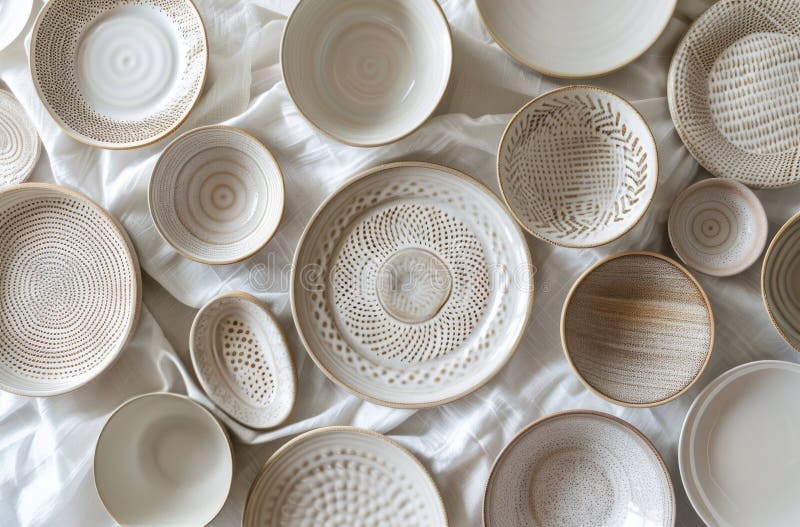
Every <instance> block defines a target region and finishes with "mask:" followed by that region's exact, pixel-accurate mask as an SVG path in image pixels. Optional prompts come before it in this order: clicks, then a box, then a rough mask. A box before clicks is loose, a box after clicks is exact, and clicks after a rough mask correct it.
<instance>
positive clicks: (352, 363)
mask: <svg viewBox="0 0 800 527" xmlns="http://www.w3.org/2000/svg"><path fill="white" fill-rule="evenodd" d="M292 271H293V272H292V285H291V293H292V311H293V314H294V318H295V322H296V324H297V327H298V330H299V333H300V336H301V338H302V340H303V342H304V344H305V346H306V349H307V350H308V352H309V354H310V355H311V357H312V358H313V359H314V361H315V362H316V363H317V365H318V366H319V367H320V368H321V369H322V370H323V371H324V372H325V373H326V375H328V377H329V378H331V379H332V380H334V381H335V382H337V383H339V384H340V385H341V386H343V387H344V388H346V389H347V390H349V391H351V392H352V393H355V394H356V395H358V396H360V397H362V398H365V399H368V400H371V401H373V402H376V403H378V404H383V405H388V406H396V407H425V406H434V405H438V404H443V403H445V402H447V401H451V400H453V399H457V398H459V397H462V396H464V395H466V394H467V393H470V392H472V391H473V390H476V389H477V388H478V387H480V386H482V385H483V384H485V383H486V382H487V381H488V380H489V379H490V378H491V377H493V376H494V375H495V374H496V373H497V372H498V371H499V370H500V368H502V367H503V365H504V364H505V363H506V362H507V361H508V359H509V358H510V357H511V355H512V353H513V352H514V349H515V348H516V345H517V343H518V341H519V339H520V338H521V335H522V332H523V330H524V329H525V326H526V323H527V320H528V316H529V314H530V311H531V308H532V306H533V264H532V260H531V255H530V252H529V250H528V246H527V244H526V242H525V238H524V236H523V234H522V231H521V230H520V229H519V227H518V226H517V225H516V224H515V223H514V221H513V219H512V218H511V217H510V216H509V215H508V213H507V211H506V209H505V208H504V207H503V206H502V203H500V201H499V200H498V199H497V198H496V197H495V196H494V195H493V194H492V193H491V192H489V191H488V190H487V189H486V188H485V187H484V186H483V185H481V184H479V183H478V182H477V181H475V180H474V179H472V178H469V177H468V176H465V175H464V174H461V173H460V172H457V171H455V170H452V169H449V168H446V167H441V166H438V165H431V164H426V163H411V162H409V163H395V164H391V165H384V166H381V167H376V168H374V169H372V170H369V171H367V172H365V173H364V174H362V175H361V176H360V177H357V178H355V179H354V180H351V181H350V182H349V183H347V184H345V185H344V186H343V187H342V188H341V189H340V190H339V191H338V192H337V193H336V194H335V195H333V196H332V197H331V198H330V199H328V201H326V202H325V203H324V204H323V205H322V206H321V207H320V208H319V209H318V210H317V212H316V213H315V215H314V216H313V217H312V219H311V221H310V222H309V224H308V226H307V227H306V230H305V232H304V234H303V236H302V238H301V240H300V243H299V245H298V250H297V252H296V253H295V260H294V266H293V269H292Z"/></svg>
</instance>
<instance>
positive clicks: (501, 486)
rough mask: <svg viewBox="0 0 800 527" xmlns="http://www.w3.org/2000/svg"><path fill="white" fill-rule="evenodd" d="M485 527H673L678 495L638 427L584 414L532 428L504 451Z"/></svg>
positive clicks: (493, 477) (556, 417)
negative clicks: (676, 496) (579, 526)
mask: <svg viewBox="0 0 800 527" xmlns="http://www.w3.org/2000/svg"><path fill="white" fill-rule="evenodd" d="M483 521H484V525H485V527H528V526H536V527H561V526H573V525H574V526H578V525H581V526H583V525H585V526H591V527H619V526H622V525H626V526H627V525H630V526H634V525H635V526H637V527H672V526H673V525H675V493H674V491H673V488H672V482H671V481H670V477H669V472H668V471H667V467H666V466H665V465H664V462H663V460H662V459H661V456H660V455H659V453H658V451H657V450H656V449H655V447H654V446H653V445H652V444H651V443H650V441H648V440H647V438H646V437H645V436H644V435H642V433H641V432H639V431H638V430H637V429H636V428H634V427H633V426H632V425H630V424H628V423H626V422H625V421H623V420H621V419H617V418H616V417H613V416H611V415H608V414H603V413H600V412H592V411H588V410H577V411H573V412H564V413H559V414H553V415H550V416H547V417H544V418H543V419H540V420H539V421H536V422H535V423H533V424H531V425H529V426H528V427H527V428H525V429H524V430H523V431H522V432H520V433H519V434H517V436H516V437H514V439H512V440H511V442H510V443H509V444H508V445H507V446H506V447H505V448H504V449H503V451H502V452H501V453H500V455H499V456H498V457H497V460H496V461H495V463H494V466H493V467H492V471H491V474H490V475H489V481H488V483H487V485H486V492H485V496H484V500H483Z"/></svg>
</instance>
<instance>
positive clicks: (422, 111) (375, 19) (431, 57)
mask: <svg viewBox="0 0 800 527" xmlns="http://www.w3.org/2000/svg"><path fill="white" fill-rule="evenodd" d="M452 61H453V49H452V40H451V36H450V26H449V25H448V23H447V19H446V18H445V16H444V13H443V12H442V10H441V8H440V7H439V4H438V3H437V2H436V1H435V0H336V1H333V2H332V1H330V0H300V2H299V3H298V4H297V7H295V9H294V11H293V12H292V15H291V16H290V17H289V20H288V22H287V23H286V28H285V30H284V34H283V42H282V45H281V67H282V68H283V77H284V80H285V81H286V87H287V88H288V90H289V94H290V95H291V97H292V99H293V100H294V103H295V104H296V105H297V108H298V109H299V110H300V112H301V113H302V114H303V115H305V117H306V118H307V119H308V120H309V121H310V122H311V123H312V124H314V125H315V126H316V127H317V128H318V129H320V130H321V131H323V132H325V133H326V134H328V135H330V136H332V137H333V138H335V139H337V140H339V141H341V142H343V143H347V144H351V145H356V146H374V145H379V144H386V143H390V142H392V141H395V140H397V139H400V138H402V137H404V136H406V135H408V134H410V133H411V132H413V131H414V130H416V129H417V128H418V127H419V126H420V125H422V123H424V122H425V120H427V119H428V117H430V115H431V114H432V113H433V111H434V110H435V109H436V106H437V105H438V104H439V101H440V100H441V99H442V96H443V95H444V92H445V89H446V88H447V83H448V81H449V79H450V70H451V67H452Z"/></svg>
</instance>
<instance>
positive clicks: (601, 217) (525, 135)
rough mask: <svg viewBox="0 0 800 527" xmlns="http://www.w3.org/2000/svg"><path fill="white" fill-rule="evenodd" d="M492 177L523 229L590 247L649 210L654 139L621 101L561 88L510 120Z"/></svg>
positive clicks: (629, 226)
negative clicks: (495, 179)
mask: <svg viewBox="0 0 800 527" xmlns="http://www.w3.org/2000/svg"><path fill="white" fill-rule="evenodd" d="M497 176H498V179H499V182H500V191H501V193H502V195H503V199H504V200H505V201H506V203H507V204H508V207H509V208H510V209H511V211H512V213H513V214H514V216H515V217H516V218H517V220H518V221H519V222H520V224H521V225H522V226H523V227H524V228H525V229H526V230H527V231H528V232H530V233H531V234H533V235H534V236H537V237H538V238H541V239H542V240H544V241H546V242H548V243H551V244H553V245H560V246H564V247H594V246H598V245H602V244H605V243H608V242H610V241H612V240H615V239H617V238H619V237H620V236H622V235H623V234H625V233H626V232H628V231H629V230H630V229H632V228H633V226H634V225H636V223H637V222H638V221H639V219H640V218H641V217H642V216H643V215H644V213H645V211H646V210H647V208H648V207H649V205H650V202H651V201H652V199H653V195H654V194H655V190H656V184H657V182H658V155H657V152H656V142H655V139H654V138H653V134H652V132H651V131H650V128H649V127H648V126H647V123H646V122H645V120H644V118H643V117H642V116H641V115H640V114H639V112H638V111H636V109H635V108H634V107H633V106H631V105H630V103H628V102H627V101H625V100H624V99H622V98H621V97H619V96H617V95H615V94H613V93H611V92H608V91H606V90H603V89H600V88H595V87H592V86H567V87H564V88H558V89H555V90H553V91H550V92H547V93H545V94H543V95H541V96H539V97H537V98H536V99H534V100H533V101H531V102H530V103H528V104H527V105H525V106H524V107H523V108H522V109H521V110H520V111H519V112H517V114H516V115H515V116H514V117H513V118H512V119H511V122H510V123H509V124H508V127H507V128H506V131H505V133H504V134H503V137H502V139H501V140H500V148H499V150H498V153H497Z"/></svg>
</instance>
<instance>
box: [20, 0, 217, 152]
mask: <svg viewBox="0 0 800 527" xmlns="http://www.w3.org/2000/svg"><path fill="white" fill-rule="evenodd" d="M207 64H208V43H207V40H206V31H205V26H204V25H203V20H202V18H201V17H200V13H199V12H198V10H197V8H196V7H195V5H194V3H193V2H192V0H50V1H49V2H47V4H45V6H44V7H43V8H42V10H41V11H40V12H39V16H38V17H37V19H36V24H35V26H34V28H33V32H32V36H31V53H30V67H31V75H32V76H33V84H34V86H35V87H36V91H37V92H38V94H39V97H40V98H41V99H42V103H43V104H44V107H45V108H46V109H47V111H48V112H49V113H50V115H51V116H52V117H53V120H55V122H56V123H58V124H59V125H60V126H61V127H62V128H63V130H64V131H65V132H67V133H68V134H70V135H71V136H72V137H74V138H75V139H77V140H78V141H81V142H83V143H86V144H88V145H91V146H96V147H100V148H113V149H124V148H138V147H142V146H145V145H148V144H151V143H154V142H156V141H158V140H159V139H162V138H163V137H165V136H167V135H168V134H170V133H171V132H172V131H173V130H175V129H176V128H177V127H178V126H180V124H181V123H183V121H184V120H185V119H186V117H187V116H188V115H189V112H190V111H191V110H192V108H194V106H195V104H196V103H197V100H198V99H199V97H200V93H201V90H202V88H203V83H204V82H205V78H206V68H207Z"/></svg>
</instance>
